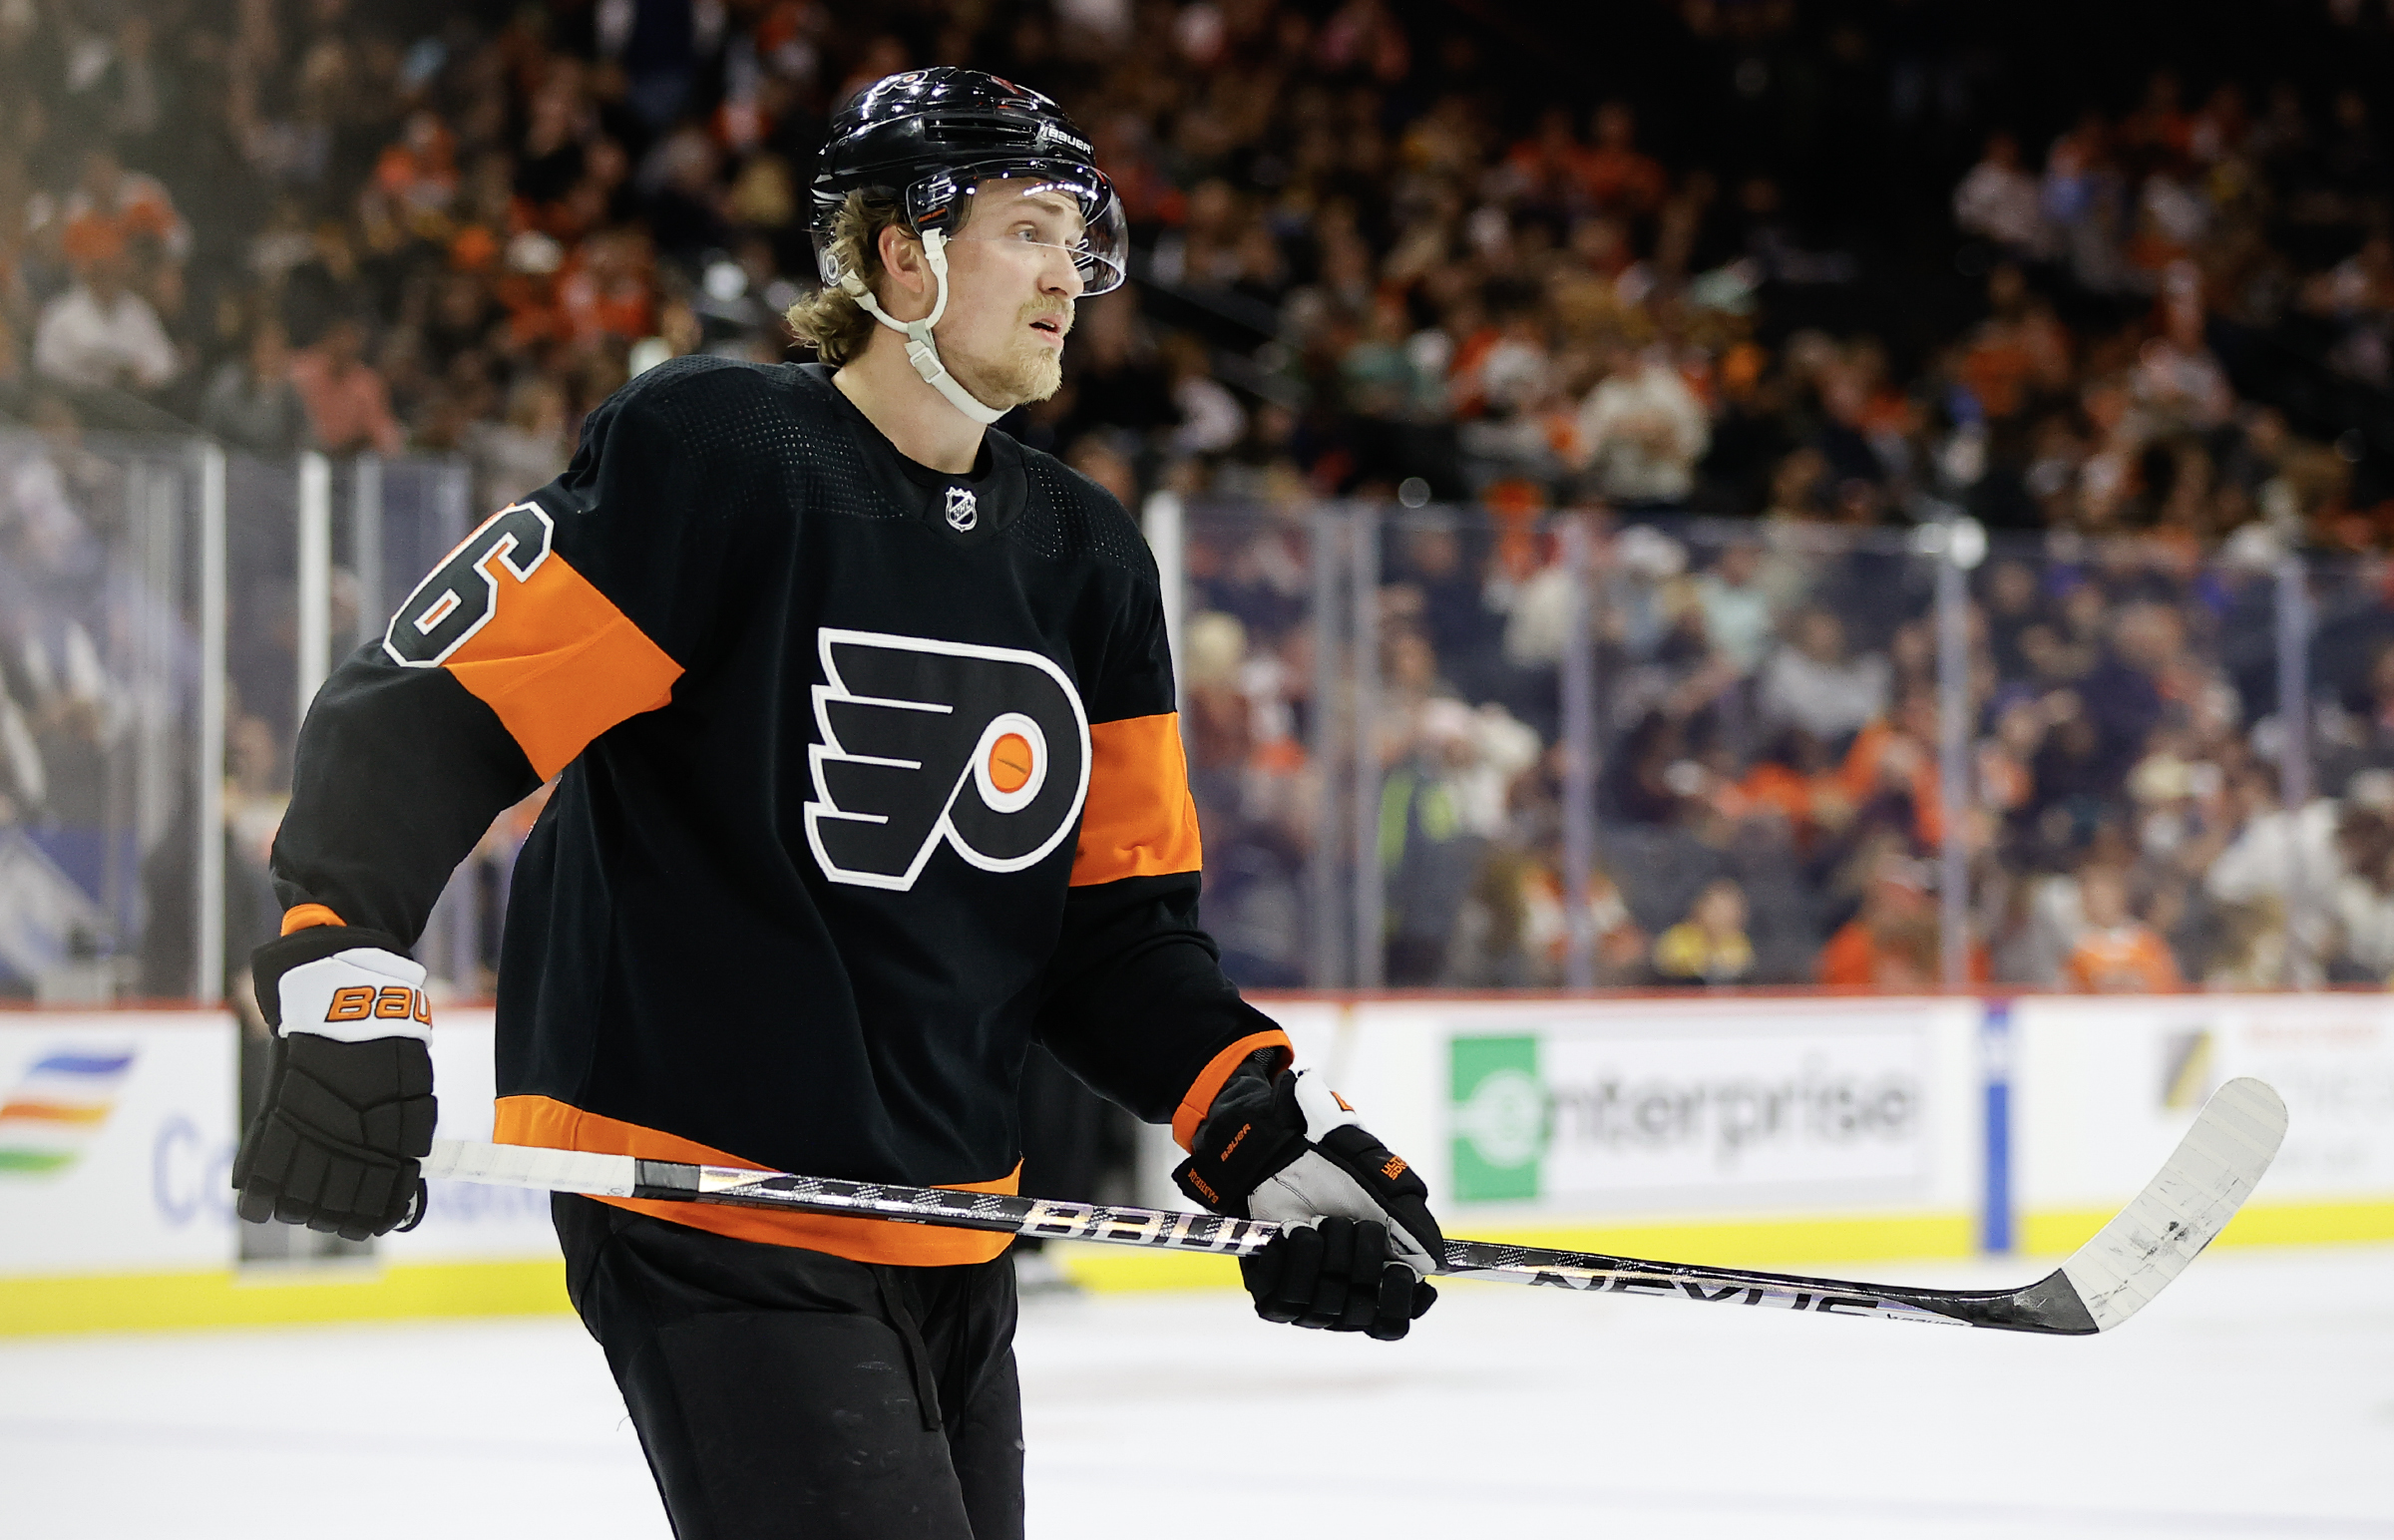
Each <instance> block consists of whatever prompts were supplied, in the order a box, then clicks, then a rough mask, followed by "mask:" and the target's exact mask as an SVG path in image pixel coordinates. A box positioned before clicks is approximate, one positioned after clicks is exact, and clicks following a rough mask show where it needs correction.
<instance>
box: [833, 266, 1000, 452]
mask: <svg viewBox="0 0 2394 1540" xmlns="http://www.w3.org/2000/svg"><path fill="white" fill-rule="evenodd" d="M923 256H924V259H925V260H926V261H928V262H929V263H930V264H931V275H932V277H934V278H935V279H937V280H938V282H939V298H938V299H936V300H934V301H933V302H932V306H931V314H929V315H927V316H925V317H923V319H921V320H919V321H900V320H893V319H891V317H890V313H889V312H888V311H887V310H884V309H882V307H881V305H880V304H879V303H878V302H877V301H876V300H875V299H874V298H873V291H872V290H871V289H869V288H867V287H865V280H864V279H862V278H860V277H858V276H857V275H856V274H855V273H852V272H844V273H841V274H840V291H841V292H842V293H844V294H846V295H847V296H848V297H849V298H850V299H853V300H855V301H856V302H857V304H858V305H859V306H860V307H862V308H863V310H864V312H865V313H866V314H867V315H869V316H871V317H873V318H874V319H875V320H877V321H879V322H881V324H882V325H884V326H887V327H889V328H890V330H892V331H895V332H898V333H900V334H902V335H903V336H904V337H905V338H906V361H907V362H908V363H910V364H913V365H914V366H915V372H916V373H917V374H919V375H921V376H923V383H924V384H926V385H929V386H930V387H931V388H932V389H933V390H936V391H938V392H939V393H940V394H941V395H943V396H946V397H947V398H948V404H949V405H950V406H953V407H955V408H956V409H957V410H958V411H960V412H962V413H964V414H965V415H966V416H967V417H970V418H972V419H973V420H974V421H975V422H977V423H980V424H981V425H982V426H983V427H985V428H986V427H988V426H989V425H990V424H991V423H994V422H996V421H997V420H998V418H1000V417H1003V416H1004V415H1005V413H1004V412H1003V411H1001V410H999V409H998V408H997V407H994V406H989V405H986V404H985V403H983V402H982V401H981V400H980V399H979V398H978V397H976V396H975V395H974V394H973V393H972V392H971V391H969V390H967V389H965V387H964V386H962V385H960V384H958V383H957V381H956V376H955V375H953V374H950V373H949V372H948V366H947V365H945V364H943V363H941V362H940V349H939V346H938V344H936V343H934V342H933V341H932V340H931V329H932V328H933V327H934V326H937V325H938V324H940V317H941V316H943V315H945V314H947V313H948V235H947V232H946V231H945V230H926V231H924V233H923Z"/></svg>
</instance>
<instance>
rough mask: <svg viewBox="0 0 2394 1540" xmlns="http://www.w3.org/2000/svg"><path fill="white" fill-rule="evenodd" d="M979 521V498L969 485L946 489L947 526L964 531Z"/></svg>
mask: <svg viewBox="0 0 2394 1540" xmlns="http://www.w3.org/2000/svg"><path fill="white" fill-rule="evenodd" d="M979 523H981V500H980V499H979V498H977V497H975V496H974V495H973V489H972V488H970V487H951V488H949V489H948V528H950V529H951V530H954V531H956V532H958V533H959V534H962V533H964V532H965V531H967V530H970V529H972V528H973V526H975V525H977V524H979Z"/></svg>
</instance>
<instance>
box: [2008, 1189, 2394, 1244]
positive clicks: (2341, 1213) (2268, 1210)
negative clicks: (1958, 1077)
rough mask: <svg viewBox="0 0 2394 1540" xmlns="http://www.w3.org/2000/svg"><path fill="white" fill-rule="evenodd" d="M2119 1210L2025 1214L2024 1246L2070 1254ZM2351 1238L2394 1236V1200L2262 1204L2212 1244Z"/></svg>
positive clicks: (2318, 1241)
mask: <svg viewBox="0 0 2394 1540" xmlns="http://www.w3.org/2000/svg"><path fill="white" fill-rule="evenodd" d="M2115 1212H2117V1211H2116V1210H2097V1209H2062V1210H2054V1211H2049V1212H2047V1213H2042V1214H2026V1215H2023V1216H2021V1220H2020V1249H2021V1250H2022V1251H2024V1252H2027V1253H2029V1254H2030V1255H2032V1256H2038V1257H2058V1256H2065V1255H2067V1254H2068V1253H2070V1252H2074V1251H2076V1250H2078V1249H2079V1248H2080V1247H2081V1246H2083V1245H2085V1244H2086V1243H2087V1241H2088V1240H2089V1239H2091V1238H2092V1237H2093V1236H2094V1234H2095V1232H2096V1231H2098V1230H2101V1229H2102V1228H2103V1227H2104V1226H2105V1225H2107V1224H2109V1223H2110V1222H2111V1218H2112V1215H2113V1214H2114V1213H2115ZM2351 1241H2394V1202H2379V1203H2272V1204H2264V1205H2259V1206H2256V1207H2252V1208H2247V1209H2244V1210H2242V1211H2240V1212H2239V1213H2238V1214H2237V1215H2236V1217H2235V1218H2234V1219H2231V1220H2229V1221H2228V1222H2227V1228H2226V1229H2225V1230H2222V1231H2220V1232H2219V1238H2218V1239H2217V1240H2215V1241H2213V1242H2212V1243H2211V1244H2212V1245H2213V1246H2333V1245H2337V1244H2340V1243H2344V1242H2351Z"/></svg>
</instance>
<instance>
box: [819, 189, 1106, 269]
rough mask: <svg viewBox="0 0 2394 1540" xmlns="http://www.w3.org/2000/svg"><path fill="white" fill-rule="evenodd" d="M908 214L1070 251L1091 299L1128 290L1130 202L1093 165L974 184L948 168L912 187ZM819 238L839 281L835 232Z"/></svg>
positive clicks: (957, 232)
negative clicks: (1125, 209) (1126, 214)
mask: <svg viewBox="0 0 2394 1540" xmlns="http://www.w3.org/2000/svg"><path fill="white" fill-rule="evenodd" d="M906 213H907V218H908V220H909V221H910V222H911V223H912V224H913V225H914V227H915V228H917V229H925V228H929V227H932V226H935V225H936V226H938V227H940V228H943V229H945V230H947V231H948V232H949V237H948V238H949V239H950V240H951V241H956V240H1017V241H1022V242H1024V243H1026V244H1029V245H1040V246H1054V247H1056V248H1057V249H1059V250H1062V251H1065V252H1068V253H1070V255H1071V257H1072V265H1073V267H1074V268H1075V269H1076V270H1077V271H1078V272H1079V273H1080V284H1081V288H1080V292H1081V297H1083V298H1086V297H1088V296H1090V295H1093V294H1103V293H1106V292H1108V291H1109V290H1112V289H1117V288H1120V287H1121V286H1122V279H1123V276H1124V274H1125V271H1126V269H1127V268H1128V266H1129V262H1130V226H1129V222H1128V221H1127V220H1125V219H1124V218H1123V216H1122V200H1121V199H1120V198H1119V197H1116V196H1115V195H1114V188H1113V184H1112V183H1110V182H1107V181H1106V180H1105V178H1104V177H1102V176H1100V175H1099V174H1097V173H1096V172H1093V171H1090V170H1088V169H1087V168H1085V167H1067V168H1065V169H1063V170H1061V171H1060V172H1059V171H1058V170H1057V168H1056V166H1055V164H1054V163H1053V162H1049V163H1047V164H1045V165H1041V166H1035V167H1027V166H1026V167H1022V168H1019V169H1007V168H997V169H988V170H983V171H981V172H980V173H979V175H978V176H977V177H975V178H974V179H973V180H971V181H965V180H962V178H961V177H960V176H957V175H952V174H947V173H943V174H941V175H940V176H937V177H930V178H926V179H924V180H923V181H921V182H918V183H916V184H915V185H914V186H913V187H911V188H909V189H907V190H906ZM814 242H815V264H816V267H817V268H818V269H819V270H820V272H821V273H822V276H823V281H824V282H825V283H827V284H832V283H837V282H839V281H840V261H839V256H838V251H837V248H836V247H835V245H834V244H833V241H832V237H831V233H830V231H829V230H827V229H823V228H818V229H816V230H815V231H814Z"/></svg>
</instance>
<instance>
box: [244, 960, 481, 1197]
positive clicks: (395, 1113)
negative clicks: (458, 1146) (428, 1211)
mask: <svg viewBox="0 0 2394 1540" xmlns="http://www.w3.org/2000/svg"><path fill="white" fill-rule="evenodd" d="M249 965H250V970H251V972H252V974H253V975H254V977H255V979H256V985H257V1004H258V1008H259V1009H260V1010H262V1011H264V1012H265V1015H266V1023H267V1024H268V1025H269V1026H271V1027H273V1028H274V1029H275V1031H274V1040H273V1043H272V1046H271V1048H270V1050H269V1051H270V1055H271V1056H270V1057H269V1058H268V1060H267V1067H266V1094H265V1100H264V1101H263V1103H262V1104H260V1106H259V1108H258V1113H257V1120H256V1121H255V1122H253V1123H251V1124H250V1125H249V1132H248V1136H247V1137H246V1138H244V1139H242V1140H241V1152H240V1154H239V1156H238V1157H237V1158H235V1159H234V1161H233V1163H232V1185H233V1187H234V1188H235V1189H237V1190H238V1191H239V1193H240V1200H239V1203H238V1209H239V1212H240V1216H241V1218H243V1219H245V1220H248V1221H250V1222H251V1223H253V1224H262V1223H264V1222H265V1221H266V1220H269V1219H279V1220H282V1221H283V1222H284V1223H286V1224H293V1225H305V1226H307V1228H308V1229H310V1230H322V1231H326V1232H328V1233H331V1234H336V1235H339V1236H341V1237H343V1238H344V1239H346V1240H351V1241H362V1240H364V1239H366V1238H367V1237H368V1236H374V1235H381V1234H383V1233H385V1232H386V1231H389V1230H392V1229H394V1228H398V1227H399V1226H400V1224H401V1222H402V1221H405V1222H406V1224H407V1227H409V1228H413V1226H414V1224H415V1221H416V1220H417V1219H420V1218H422V1217H423V1197H424V1181H423V1178H422V1177H421V1176H420V1175H419V1174H418V1172H419V1167H418V1166H417V1161H418V1159H419V1158H421V1157H422V1156H425V1155H429V1154H430V1153H432V1124H433V1115H434V1102H433V1096H432V1049H431V1047H430V1044H431V1041H432V1010H431V1007H430V1004H429V1002H428V1001H427V1000H426V998H425V995H424V968H423V965H422V964H421V963H417V962H410V961H408V959H407V958H406V957H404V956H402V955H401V953H400V950H399V944H398V943H397V942H396V941H393V940H392V939H391V938H390V937H388V936H385V935H383V934H382V933H381V932H379V931H363V930H358V929H356V928H354V927H349V926H314V927H311V928H309V929H307V930H304V931H297V932H293V933H292V934H291V935H289V936H286V937H283V938H282V939H281V940H280V941H273V942H268V943H267V944H266V945H265V946H263V947H260V948H258V949H257V951H256V953H254V954H253V955H252V956H251V959H250V964H249Z"/></svg>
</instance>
